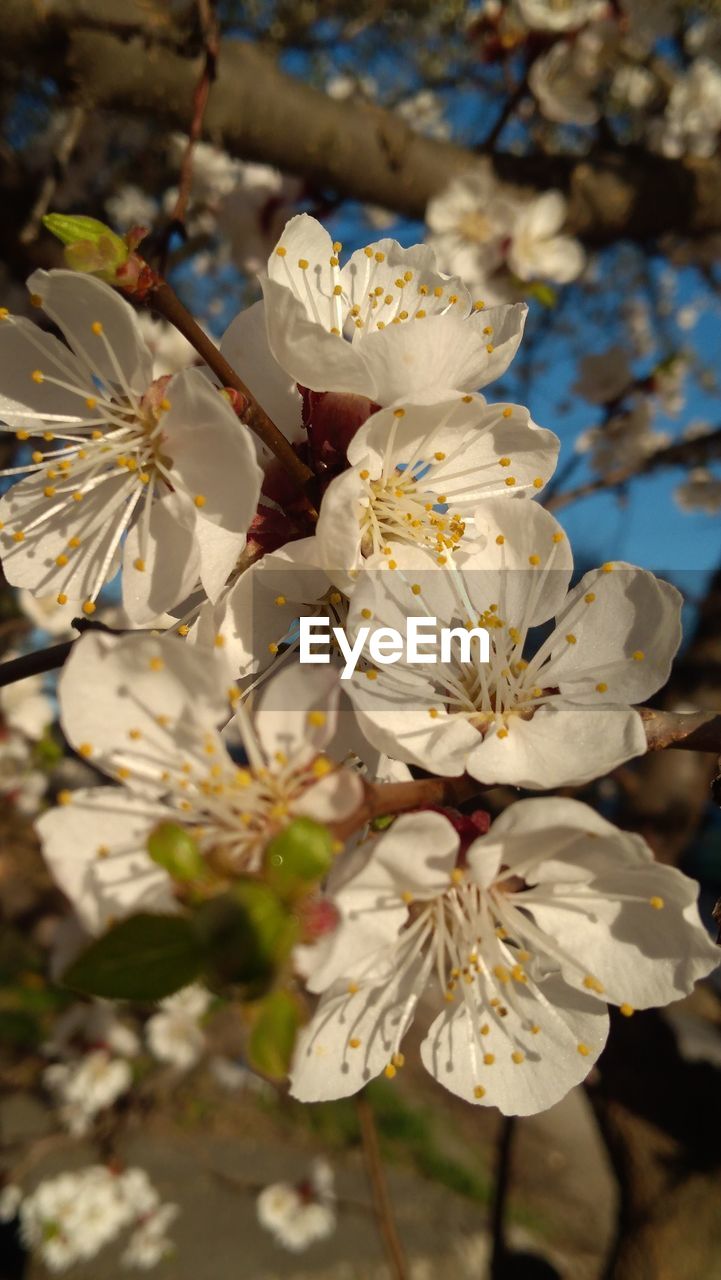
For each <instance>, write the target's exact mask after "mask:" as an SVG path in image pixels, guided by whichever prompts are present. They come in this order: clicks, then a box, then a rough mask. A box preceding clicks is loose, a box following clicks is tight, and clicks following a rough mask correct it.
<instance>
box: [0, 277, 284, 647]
mask: <svg viewBox="0 0 721 1280" xmlns="http://www.w3.org/2000/svg"><path fill="white" fill-rule="evenodd" d="M28 283H29V287H30V289H31V290H32V294H33V297H35V298H36V299H37V301H38V304H39V305H40V304H41V305H42V306H43V307H44V309H45V311H46V313H47V315H48V316H49V317H50V319H51V320H53V321H54V323H56V324H57V325H58V326H59V327H60V328H61V329H62V330H63V332H64V333H65V335H66V337H67V339H68V342H69V344H70V349H68V348H67V347H65V346H63V345H62V343H60V342H59V341H58V340H57V339H56V338H54V337H52V336H51V335H50V334H47V333H45V332H43V331H42V330H40V329H38V328H37V327H36V326H35V325H33V324H32V323H31V322H30V321H28V320H24V319H22V318H19V317H14V316H10V315H5V316H4V317H3V319H2V323H1V324H0V368H1V370H2V372H1V373H0V381H1V385H2V397H1V398H0V413H2V416H3V417H4V419H5V421H6V422H7V424H8V425H9V427H11V428H13V429H15V430H16V435H17V437H18V438H19V439H20V440H27V439H28V438H29V437H31V436H39V437H42V440H43V441H45V442H54V444H53V447H52V448H51V449H49V450H47V449H45V447H44V444H43V447H42V448H40V447H38V448H36V449H35V451H34V452H33V454H32V457H31V459H30V460H29V461H28V462H27V463H26V464H25V465H22V466H19V467H17V468H14V469H13V474H14V473H23V472H28V473H29V474H28V475H27V478H26V479H24V480H21V481H20V482H19V483H18V484H15V485H14V486H13V488H12V489H11V490H10V491H9V492H8V493H7V494H6V495H5V496H4V497H3V498H2V499H1V500H0V521H2V523H3V535H2V536H3V540H4V542H5V551H4V555H3V566H4V569H5V573H6V576H7V578H8V580H9V581H10V582H11V583H13V584H14V585H17V586H24V587H29V588H30V589H31V590H32V591H33V592H34V593H35V594H37V595H41V596H42V595H47V594H49V593H50V592H51V591H56V592H57V599H58V602H59V603H60V604H65V603H66V602H67V601H78V602H82V607H83V609H84V611H85V612H86V613H88V614H91V613H93V612H94V611H95V600H96V598H97V595H98V593H99V591H100V589H101V588H102V586H103V585H104V584H105V583H106V582H107V581H109V580H110V579H111V578H112V577H113V576H114V574H115V572H116V570H117V568H118V567H119V565H120V562H121V558H122V561H123V567H124V572H123V600H124V604H125V607H126V609H127V611H128V613H129V614H130V615H131V617H132V618H133V619H134V621H135V622H138V623H141V622H146V621H151V620H152V619H153V618H154V617H155V616H157V615H158V614H161V613H163V611H164V610H166V609H168V608H171V607H172V606H173V605H174V604H176V603H177V602H178V601H179V600H182V599H184V597H185V596H186V595H187V594H188V592H189V591H190V590H191V589H192V588H193V587H194V586H195V585H196V583H197V582H198V580H200V581H201V583H202V585H203V588H204V590H205V591H206V593H207V594H208V595H209V596H210V597H211V598H215V597H216V596H217V594H218V592H219V591H220V589H221V587H222V586H223V585H224V583H225V580H226V578H227V576H228V574H229V572H230V570H231V569H232V568H233V566H234V565H235V563H236V561H237V558H238V556H239V554H240V553H241V551H242V550H243V547H244V545H245V537H246V530H247V528H248V526H249V524H250V522H251V520H252V518H253V515H254V513H255V510H256V506H257V501H258V496H259V493H260V481H261V471H260V468H259V467H258V465H257V463H256V460H255V449H254V446H253V444H252V442H251V440H250V439H249V437H248V433H247V431H246V430H245V429H244V428H243V427H241V425H240V423H239V422H238V420H237V418H236V416H235V414H234V413H233V411H232V409H231V408H230V405H229V404H228V403H227V401H226V400H225V399H224V397H223V396H222V395H220V394H219V393H218V392H217V391H216V390H214V389H213V387H212V386H211V384H210V383H209V382H208V380H207V379H206V378H205V377H204V376H203V375H202V374H201V372H200V371H199V370H187V371H185V372H183V373H180V374H178V375H177V376H176V377H174V378H172V379H171V380H170V381H168V382H163V381H162V380H160V381H156V382H154V381H153V368H152V366H153V360H152V356H151V353H150V351H149V350H148V348H147V346H146V345H145V343H144V342H143V340H142V338H141V336H140V333H139V330H138V325H137V321H136V317H135V314H134V312H133V310H132V308H131V307H130V306H129V304H128V303H127V302H125V300H124V299H123V298H121V297H120V296H119V295H118V294H117V293H116V292H115V291H114V290H113V289H111V288H110V286H108V285H106V284H103V283H102V282H101V281H100V280H97V279H95V278H94V277H91V276H83V275H78V274H75V273H74V272H71V271H50V272H43V271H38V272H35V274H34V275H33V276H31V277H30V280H29V282H28ZM38 443H39V442H38ZM6 474H7V473H6ZM126 535H127V537H126ZM124 539H125V547H124V551H123V546H122V544H123V540H124Z"/></svg>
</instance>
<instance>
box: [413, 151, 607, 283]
mask: <svg viewBox="0 0 721 1280" xmlns="http://www.w3.org/2000/svg"><path fill="white" fill-rule="evenodd" d="M566 211H567V206H566V201H565V199H564V197H563V196H562V195H561V193H560V192H559V191H546V192H544V193H543V195H540V196H536V197H534V198H532V199H530V200H528V199H524V200H519V199H518V198H517V197H511V195H510V194H508V193H507V192H505V191H502V190H501V189H500V188H499V187H498V184H497V182H496V180H495V179H494V177H493V176H492V174H491V173H490V172H489V171H488V170H487V169H477V170H472V171H471V172H469V173H467V174H463V175H461V176H460V177H457V178H454V179H453V180H452V182H450V183H449V185H448V186H447V187H446V188H445V189H444V190H443V191H441V192H440V193H439V195H437V196H434V198H433V199H432V200H430V201H429V203H428V207H427V209H426V222H427V224H428V227H429V232H430V234H429V236H428V240H429V243H430V244H431V245H432V247H433V249H434V250H435V253H436V255H437V257H438V260H439V261H440V263H441V265H442V266H443V267H445V268H447V269H448V270H451V271H454V272H457V273H458V274H459V275H462V276H463V277H464V278H465V279H469V280H473V281H476V282H477V288H478V289H482V290H483V292H484V294H488V291H489V290H490V297H491V300H492V298H493V293H494V290H498V289H499V288H500V289H501V290H505V293H506V296H508V292H509V290H512V281H511V280H510V279H509V278H508V273H509V272H510V273H512V275H513V276H514V277H516V279H517V280H520V281H533V280H550V281H554V282H556V283H558V284H566V283H568V282H569V281H570V280H574V279H575V278H576V277H577V276H578V275H580V273H581V271H582V270H583V267H584V264H585V255H584V253H583V250H582V248H581V245H580V244H579V242H578V241H577V240H575V239H574V238H573V237H572V236H566V235H561V234H559V232H560V231H561V228H562V227H563V224H564V222H565V219H566ZM504 280H505V283H504ZM481 282H483V283H481Z"/></svg>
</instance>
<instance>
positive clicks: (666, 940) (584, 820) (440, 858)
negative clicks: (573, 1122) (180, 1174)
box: [291, 798, 718, 1115]
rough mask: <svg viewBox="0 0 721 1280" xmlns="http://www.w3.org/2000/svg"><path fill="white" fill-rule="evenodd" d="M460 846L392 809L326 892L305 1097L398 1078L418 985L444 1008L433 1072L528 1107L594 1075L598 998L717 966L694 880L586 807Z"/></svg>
mask: <svg viewBox="0 0 721 1280" xmlns="http://www.w3.org/2000/svg"><path fill="white" fill-rule="evenodd" d="M460 847H461V846H460V839H459V836H458V834H457V832H456V831H455V830H454V828H453V826H452V825H451V823H450V822H449V821H448V820H447V819H446V818H445V817H443V816H442V815H440V814H437V813H432V812H421V813H415V814H411V815H407V816H403V817H400V818H398V819H396V821H395V822H394V824H393V826H392V827H391V828H390V830H389V831H388V832H386V833H384V834H383V835H382V836H380V837H379V838H377V839H375V840H374V841H373V842H372V845H371V848H370V851H369V856H368V857H367V860H366V862H365V864H364V866H363V867H362V868H361V869H360V870H359V871H358V872H357V873H356V874H355V875H354V876H353V877H352V878H351V879H350V880H348V881H347V883H346V884H345V885H344V886H343V887H342V888H341V889H340V891H339V892H338V893H337V895H336V897H335V903H336V907H337V909H338V910H339V911H340V913H341V924H340V926H339V928H338V930H337V932H336V934H335V935H334V946H333V947H332V949H331V950H330V952H329V951H328V950H327V949H325V950H324V951H323V953H322V956H321V963H320V964H319V966H318V967H317V969H316V971H315V973H311V976H310V978H309V980H308V986H309V988H310V989H311V990H313V991H317V992H320V993H322V995H321V1000H320V1003H319V1005H318V1008H317V1010H316V1012H315V1014H314V1015H313V1017H312V1018H311V1020H310V1022H309V1023H308V1025H307V1026H306V1027H305V1028H304V1029H303V1031H302V1032H301V1035H300V1038H299V1042H298V1044H297V1046H296V1051H295V1056H294V1063H293V1067H292V1072H291V1092H292V1093H293V1095H294V1096H295V1097H297V1098H299V1099H300V1100H301V1101H306V1102H311V1101H319V1100H323V1099H328V1098H338V1097H344V1096H347V1095H348V1094H352V1093H355V1092H356V1091H357V1090H358V1089H360V1088H362V1087H363V1085H364V1084H366V1082H367V1081H368V1080H370V1079H372V1078H373V1077H374V1076H377V1075H379V1074H380V1073H381V1072H385V1074H386V1076H388V1077H390V1078H393V1077H394V1076H395V1075H396V1074H397V1072H398V1070H399V1069H400V1068H401V1067H402V1066H403V1065H404V1061H405V1059H404V1055H403V1051H402V1048H401V1046H402V1042H403V1038H404V1036H405V1034H406V1032H407V1030H408V1028H409V1026H410V1024H411V1022H412V1020H413V1018H414V1016H415V1014H416V1011H417V1009H418V1005H419V1001H420V1000H421V999H422V997H423V996H424V993H426V992H427V997H428V998H427V1000H426V1001H425V1003H424V1007H423V1009H422V1011H421V1012H422V1014H425V1013H426V1006H427V1009H428V1012H429V1015H430V1016H433V1009H434V1008H437V1006H438V1004H439V1003H440V1004H441V1005H442V1011H441V1012H440V1013H439V1014H438V1016H436V1017H435V1019H434V1021H432V1023H431V1025H430V1028H429V1029H428V1032H427V1034H426V1037H425V1039H424V1041H423V1043H422V1045H421V1059H422V1061H423V1064H424V1066H425V1067H426V1069H427V1070H428V1071H429V1072H430V1074H431V1075H432V1076H433V1077H434V1078H435V1079H436V1080H437V1081H438V1082H439V1083H440V1084H442V1085H444V1086H445V1087H446V1088H447V1089H449V1090H450V1091H451V1092H452V1093H455V1094H457V1095H458V1096H459V1097H461V1098H463V1099H464V1100H465V1101H467V1102H471V1103H480V1104H482V1105H484V1106H489V1105H490V1106H496V1107H498V1108H499V1109H500V1110H501V1111H502V1112H504V1113H505V1114H512V1115H529V1114H533V1113H535V1112H538V1111H541V1110H544V1109H545V1108H547V1107H550V1106H552V1105H553V1103H555V1102H557V1101H558V1100H559V1099H560V1098H562V1097H563V1096H564V1095H565V1094H566V1093H567V1092H568V1091H569V1090H570V1089H571V1088H572V1087H573V1086H574V1085H576V1084H579V1083H580V1082H581V1081H582V1080H583V1079H584V1077H585V1076H586V1075H587V1074H588V1071H589V1069H590V1067H591V1066H592V1065H593V1063H594V1062H595V1061H596V1059H597V1058H598V1056H599V1054H600V1052H601V1050H602V1048H603V1046H604V1044H605V1041H606V1037H607V1034H608V1013H607V1009H606V1004H607V1003H610V1004H615V1005H618V1006H620V1008H621V1011H622V1013H624V1014H627V1015H630V1014H631V1013H633V1011H634V1009H637V1008H638V1009H642V1008H647V1007H649V1006H650V1005H659V1004H667V1003H669V1002H670V1001H672V1000H676V999H678V998H679V997H680V996H682V995H684V994H686V993H687V992H688V991H689V990H690V989H691V987H692V986H693V984H694V982H695V981H696V980H697V979H698V978H701V977H704V976H705V975H706V974H708V973H709V972H710V971H711V970H712V969H713V968H714V967H715V965H716V964H717V963H718V954H717V952H716V949H715V947H714V946H713V945H712V943H711V941H710V939H709V938H708V936H707V935H706V932H705V930H704V928H703V926H702V924H701V921H700V919H699V915H698V910H697V907H696V896H697V891H698V886H697V885H696V883H695V882H694V881H692V880H689V879H688V878H687V877H686V876H684V875H682V874H681V872H679V871H677V870H676V869H675V868H673V867H667V866H659V865H657V864H656V863H655V862H654V861H653V856H652V854H651V851H650V849H649V848H648V846H647V845H646V844H645V842H644V841H643V840H642V839H641V837H640V836H636V835H631V834H628V833H627V832H621V831H619V830H618V829H617V828H616V827H614V826H613V825H612V824H611V823H609V822H607V821H605V819H603V818H601V817H599V816H598V814H596V813H595V812H594V811H593V810H592V809H590V808H589V807H588V806H587V805H584V804H581V803H580V802H579V801H576V800H565V799H554V798H543V799H535V800H525V801H520V802H519V803H517V804H513V805H511V806H510V808H509V809H507V810H506V811H505V812H504V813H503V814H502V815H501V817H500V818H498V819H497V820H496V822H495V823H493V825H492V826H491V829H490V832H489V834H488V835H487V836H483V837H481V838H480V839H477V840H474V841H473V843H472V844H471V845H470V847H469V848H468V849H467V851H466V852H465V854H464V855H463V856H461V855H460Z"/></svg>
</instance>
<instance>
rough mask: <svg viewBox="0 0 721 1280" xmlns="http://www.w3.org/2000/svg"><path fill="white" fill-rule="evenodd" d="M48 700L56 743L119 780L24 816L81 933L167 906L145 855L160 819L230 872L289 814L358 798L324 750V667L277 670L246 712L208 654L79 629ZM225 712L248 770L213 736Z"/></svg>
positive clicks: (331, 692)
mask: <svg viewBox="0 0 721 1280" xmlns="http://www.w3.org/2000/svg"><path fill="white" fill-rule="evenodd" d="M59 700H60V713H61V714H60V720H61V724H62V726H63V729H64V731H65V734H66V736H67V738H68V741H69V742H70V743H71V744H72V745H73V746H74V747H75V748H76V750H78V751H79V753H80V754H81V755H82V756H83V757H84V758H86V759H88V760H92V762H93V764H94V765H95V766H96V767H97V768H99V769H101V770H102V771H103V772H104V773H106V774H108V775H109V776H110V777H111V778H114V779H116V780H117V781H118V782H121V783H122V788H121V789H118V788H117V787H92V788H89V789H83V788H81V789H79V790H77V791H74V792H71V793H69V794H68V795H67V796H63V797H61V800H62V801H65V802H66V803H61V804H60V805H59V806H58V807H57V808H55V809H51V810H50V811H48V812H47V813H45V814H43V816H42V817H41V818H40V820H39V822H38V823H37V827H38V831H39V832H40V836H41V839H42V841H43V846H44V852H45V857H46V858H47V860H48V862H49V864H50V867H51V870H52V872H53V875H54V877H55V879H56V880H57V882H58V884H59V885H60V886H61V888H62V889H63V890H64V892H65V893H66V894H67V895H68V897H69V898H70V900H71V902H72V903H73V906H74V907H75V909H76V911H77V912H78V914H79V915H80V918H81V920H82V921H83V924H84V925H85V927H86V928H87V929H88V930H89V931H90V932H91V933H97V932H99V931H100V930H102V928H103V927H104V926H105V925H106V924H107V922H108V921H109V919H110V918H111V917H121V916H124V915H127V914H128V913H132V912H133V911H138V910H154V911H172V910H175V908H176V903H175V898H174V896H173V894H172V891H171V881H170V878H169V876H168V875H167V873H166V872H165V871H164V870H163V869H162V868H161V867H160V866H159V865H157V864H156V863H155V862H153V861H152V860H151V858H150V856H149V854H148V853H147V851H146V843H147V840H148V837H149V835H150V833H151V831H152V830H153V829H154V827H155V826H156V825H157V824H158V823H159V822H161V821H168V822H173V823H177V824H180V825H182V826H184V827H187V828H188V829H189V830H190V831H191V832H192V833H194V835H195V837H196V839H197V842H198V845H199V848H200V851H201V853H202V854H204V855H205V856H207V857H208V859H210V860H211V864H212V860H213V858H218V859H220V866H221V867H223V868H227V867H228V865H232V866H233V868H235V869H236V870H237V873H238V874H240V873H242V872H245V871H249V870H250V871H253V870H256V869H257V867H258V866H259V863H260V859H261V855H262V852H263V849H264V847H265V844H266V843H267V841H268V839H270V838H271V836H272V835H273V834H275V832H276V831H277V830H278V829H279V827H280V826H281V825H283V823H284V822H286V821H288V820H289V818H290V817H292V816H295V815H300V814H306V815H308V816H309V817H311V818H315V819H316V820H317V821H318V822H332V821H335V820H339V819H340V818H342V817H343V816H345V815H347V814H348V813H350V812H352V811H353V810H354V809H355V808H356V807H357V805H358V804H359V802H360V798H361V794H362V783H361V780H360V778H358V777H356V776H355V775H354V774H353V773H351V772H350V771H347V770H344V769H340V768H338V767H336V766H335V765H334V764H333V762H332V760H331V759H329V757H328V756H327V755H325V754H324V749H325V747H326V746H327V744H328V743H329V742H330V740H331V739H332V737H333V734H334V732H335V725H336V721H337V700H338V683H337V674H336V673H335V672H334V671H332V670H329V669H326V670H319V669H314V670H313V671H312V672H308V671H305V670H302V669H301V668H299V667H288V666H286V667H285V668H283V669H282V670H281V671H280V672H279V673H278V675H277V676H275V677H274V679H273V680H272V681H270V682H269V683H268V684H267V685H266V686H265V687H264V689H263V691H262V694H261V697H260V699H259V705H258V709H257V712H256V713H255V716H254V719H253V720H251V718H250V716H249V714H248V712H247V710H246V709H245V707H244V706H243V705H242V703H241V702H240V696H239V693H238V690H237V688H236V687H235V686H231V681H230V675H229V672H228V668H227V666H226V663H225V660H224V658H223V655H222V651H221V650H220V649H212V650H210V651H206V650H205V649H203V648H201V647H194V648H189V647H188V646H186V645H185V644H183V642H182V641H180V640H178V639H177V638H175V637H167V638H165V639H159V638H155V637H152V636H125V637H123V638H120V639H114V638H112V637H110V636H107V635H103V634H101V633H88V634H87V635H85V636H83V637H82V638H81V639H80V640H79V641H78V642H77V644H76V645H75V647H74V650H73V653H72V655H71V657H70V660H69V661H68V663H67V664H66V666H65V668H64V670H63V673H62V676H61V677H60V681H59ZM232 707H235V710H236V719H237V723H238V727H239V730H240V734H241V740H242V742H243V746H244V749H245V752H246V755H247V759H248V766H247V767H239V766H238V765H236V764H235V763H234V761H233V760H232V759H231V757H230V756H229V754H228V752H227V750H226V746H225V743H224V740H223V738H222V737H221V735H220V733H219V731H218V725H219V724H225V723H226V721H227V720H228V718H229V716H230V714H231V708H232Z"/></svg>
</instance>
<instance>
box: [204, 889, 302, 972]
mask: <svg viewBox="0 0 721 1280" xmlns="http://www.w3.org/2000/svg"><path fill="white" fill-rule="evenodd" d="M194 922H195V929H196V933H197V934H198V935H199V936H200V939H201V942H202V944H203V947H204V949H205V953H206V965H207V969H208V973H209V974H210V977H211V979H212V980H214V981H215V982H218V983H220V984H224V983H228V982H229V983H239V984H240V985H242V986H244V987H246V989H247V991H246V994H247V995H255V994H258V995H260V994H262V992H263V991H264V990H266V989H267V987H268V986H269V985H270V983H271V982H272V981H273V979H274V977H275V974H276V973H277V971H278V970H279V969H280V968H281V967H282V965H283V964H284V963H285V961H286V960H287V958H288V956H289V954H290V951H291V948H292V947H293V944H294V943H295V941H296V938H297V936H298V921H297V919H296V918H295V917H294V916H292V915H291V914H290V912H289V911H288V910H287V909H286V907H285V906H284V904H283V903H282V902H281V900H280V898H279V897H278V895H277V894H276V893H274V892H273V890H272V889H271V888H270V887H269V886H268V885H266V884H263V883H262V882H261V881H260V880H251V879H246V880H239V881H237V882H236V883H235V884H234V885H233V887H232V889H229V890H228V892H227V893H224V894H220V895H219V896H218V897H215V898H211V899H209V900H208V901H207V902H204V903H201V905H200V906H199V907H198V909H197V911H196V913H195V917H194Z"/></svg>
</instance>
